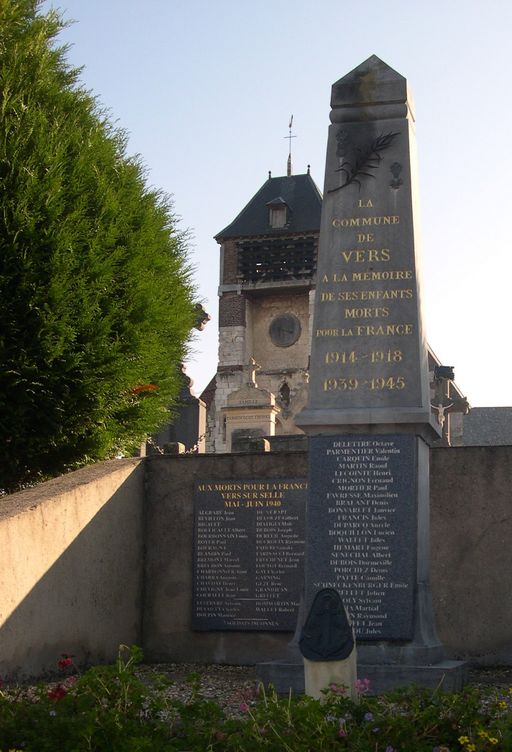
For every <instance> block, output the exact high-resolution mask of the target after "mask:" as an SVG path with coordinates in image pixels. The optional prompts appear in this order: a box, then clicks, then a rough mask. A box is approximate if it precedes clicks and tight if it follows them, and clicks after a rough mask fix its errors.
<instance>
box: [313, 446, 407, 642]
mask: <svg viewBox="0 0 512 752" xmlns="http://www.w3.org/2000/svg"><path fill="white" fill-rule="evenodd" d="M310 453H311V493H310V497H309V501H308V520H307V524H308V528H313V529H314V540H315V545H314V547H312V548H311V550H309V551H308V582H307V593H306V598H307V602H308V603H309V602H310V601H311V600H312V599H313V597H314V595H315V593H316V592H317V591H318V590H320V589H322V588H334V589H335V590H337V591H338V592H339V594H340V595H341V598H342V600H343V603H344V605H345V606H346V608H347V610H348V611H349V613H350V614H351V616H352V618H353V620H354V625H355V631H356V636H357V638H358V639H359V640H383V639H404V640H405V639H411V637H412V624H413V597H414V592H413V591H414V582H415V573H416V569H415V567H416V561H415V551H416V504H415V451H414V437H412V436H407V435H395V434H391V435H389V434H386V435H384V436H378V435H359V434H358V435H352V434H347V435H345V436H336V437H311V439H310Z"/></svg>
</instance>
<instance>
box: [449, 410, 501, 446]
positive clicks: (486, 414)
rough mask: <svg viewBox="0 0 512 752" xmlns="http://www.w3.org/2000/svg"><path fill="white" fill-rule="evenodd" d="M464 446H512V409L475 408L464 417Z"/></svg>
mask: <svg viewBox="0 0 512 752" xmlns="http://www.w3.org/2000/svg"><path fill="white" fill-rule="evenodd" d="M460 445H462V446H512V407H473V408H472V409H471V412H470V413H468V414H467V415H464V416H463V417H462V441H461V442H460Z"/></svg>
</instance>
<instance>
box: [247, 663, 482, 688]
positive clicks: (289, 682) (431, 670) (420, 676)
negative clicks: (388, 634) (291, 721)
mask: <svg viewBox="0 0 512 752" xmlns="http://www.w3.org/2000/svg"><path fill="white" fill-rule="evenodd" d="M467 668H468V664H467V662H466V661H449V660H444V661H440V662H439V663H435V664H432V665H430V666H413V665H397V664H394V665H390V664H381V665H378V664H369V663H358V665H357V675H358V677H359V678H361V679H369V680H370V689H369V694H380V693H382V692H388V691H389V690H392V689H398V688H399V687H406V686H407V685H408V684H417V685H418V686H420V687H427V688H430V689H435V688H436V687H439V688H441V689H442V690H444V691H445V692H458V691H460V690H461V689H462V688H463V686H464V684H465V682H466V673H467ZM256 678H257V679H258V681H260V682H262V683H263V684H264V685H265V686H267V685H269V684H272V686H273V687H274V689H275V690H276V692H277V693H278V694H288V693H289V691H290V690H291V691H292V693H293V694H304V665H303V663H302V661H301V662H299V661H294V662H292V661H288V662H287V661H268V662H266V663H258V664H256Z"/></svg>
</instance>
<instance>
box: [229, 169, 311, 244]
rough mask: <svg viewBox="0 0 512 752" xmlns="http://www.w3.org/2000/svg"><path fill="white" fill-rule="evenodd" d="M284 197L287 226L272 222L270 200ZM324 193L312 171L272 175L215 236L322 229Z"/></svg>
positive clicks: (274, 200) (249, 235)
mask: <svg viewBox="0 0 512 752" xmlns="http://www.w3.org/2000/svg"><path fill="white" fill-rule="evenodd" d="M279 199H280V200H281V201H284V202H285V203H286V205H287V206H288V209H289V212H288V222H287V223H286V225H285V227H279V228H272V227H270V225H269V207H268V204H270V203H274V202H276V200H279ZM321 209H322V195H321V193H320V191H319V190H318V187H317V186H316V183H315V182H314V180H313V178H312V177H311V175H290V176H286V175H284V176H283V177H280V178H269V179H268V180H267V181H266V182H265V183H263V185H262V186H261V188H260V189H259V191H258V192H257V193H256V194H255V195H254V196H253V198H252V199H251V200H250V201H249V203H248V204H247V206H246V207H245V208H244V209H242V211H241V212H240V214H239V215H238V216H237V217H236V218H235V219H234V220H233V222H231V224H229V225H228V226H227V227H225V228H224V229H223V230H221V231H220V232H219V233H218V234H217V235H216V236H215V239H216V240H217V241H219V242H221V241H222V240H227V239H228V238H240V237H252V236H254V235H270V236H274V235H275V236H279V235H290V234H291V233H300V232H319V230H320V212H321Z"/></svg>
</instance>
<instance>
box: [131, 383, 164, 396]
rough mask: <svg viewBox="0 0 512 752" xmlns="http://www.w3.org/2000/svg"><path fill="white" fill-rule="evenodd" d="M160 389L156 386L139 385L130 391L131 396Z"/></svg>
mask: <svg viewBox="0 0 512 752" xmlns="http://www.w3.org/2000/svg"><path fill="white" fill-rule="evenodd" d="M156 389H158V387H157V385H156V384H138V385H137V386H134V387H133V388H132V389H130V394H144V392H154V391H155V390H156Z"/></svg>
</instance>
